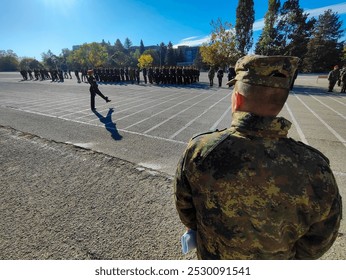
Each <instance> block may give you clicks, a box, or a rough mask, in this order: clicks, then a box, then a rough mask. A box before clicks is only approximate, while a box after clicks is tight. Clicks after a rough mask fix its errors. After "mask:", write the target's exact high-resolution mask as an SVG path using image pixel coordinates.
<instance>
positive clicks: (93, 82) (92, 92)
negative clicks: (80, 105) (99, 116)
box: [88, 70, 111, 110]
mask: <svg viewBox="0 0 346 280" xmlns="http://www.w3.org/2000/svg"><path fill="white" fill-rule="evenodd" d="M93 74H94V72H93V70H88V82H89V84H90V89H89V91H90V107H91V110H95V96H96V94H97V95H99V96H100V97H102V98H103V99H104V100H105V101H106V102H111V100H110V99H109V98H108V97H107V96H104V95H103V94H102V92H101V91H100V90H99V87H98V84H97V82H96V79H95V77H94V75H93Z"/></svg>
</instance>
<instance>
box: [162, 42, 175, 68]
mask: <svg viewBox="0 0 346 280" xmlns="http://www.w3.org/2000/svg"><path fill="white" fill-rule="evenodd" d="M165 64H166V65H169V66H173V65H176V64H177V60H176V58H175V54H174V50H173V44H172V42H169V43H168V45H167V52H166V57H165Z"/></svg>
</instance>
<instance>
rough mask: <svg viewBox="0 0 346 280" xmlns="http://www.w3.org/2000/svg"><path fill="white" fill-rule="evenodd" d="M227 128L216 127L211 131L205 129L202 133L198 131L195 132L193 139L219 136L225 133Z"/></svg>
mask: <svg viewBox="0 0 346 280" xmlns="http://www.w3.org/2000/svg"><path fill="white" fill-rule="evenodd" d="M226 130H227V128H224V129H221V130H219V129H215V130H209V131H205V132H201V133H198V134H195V135H193V136H192V138H191V140H190V141H192V140H198V139H200V138H202V137H205V136H207V137H218V136H221V135H223V134H224V132H226Z"/></svg>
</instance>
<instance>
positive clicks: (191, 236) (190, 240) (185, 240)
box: [180, 229, 196, 254]
mask: <svg viewBox="0 0 346 280" xmlns="http://www.w3.org/2000/svg"><path fill="white" fill-rule="evenodd" d="M180 241H181V249H182V251H183V254H187V253H188V252H190V251H191V250H193V249H195V248H196V231H194V230H192V229H190V230H188V231H186V232H185V233H184V234H183V235H182V236H181V239H180Z"/></svg>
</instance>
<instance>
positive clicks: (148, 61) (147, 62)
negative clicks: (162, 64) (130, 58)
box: [138, 54, 154, 69]
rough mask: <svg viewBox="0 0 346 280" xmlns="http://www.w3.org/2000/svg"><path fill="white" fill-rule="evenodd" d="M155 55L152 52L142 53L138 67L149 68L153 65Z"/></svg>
mask: <svg viewBox="0 0 346 280" xmlns="http://www.w3.org/2000/svg"><path fill="white" fill-rule="evenodd" d="M153 61H154V59H153V57H152V56H151V55H150V54H142V55H141V56H140V57H139V58H138V67H139V68H141V69H143V68H144V67H145V68H148V67H150V66H152V65H153Z"/></svg>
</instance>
